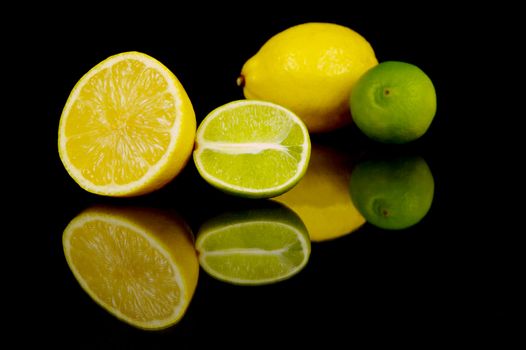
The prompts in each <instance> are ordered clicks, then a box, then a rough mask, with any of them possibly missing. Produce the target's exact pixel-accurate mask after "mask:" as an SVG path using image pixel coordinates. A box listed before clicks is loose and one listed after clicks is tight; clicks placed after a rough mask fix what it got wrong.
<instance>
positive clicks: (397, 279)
mask: <svg viewBox="0 0 526 350" xmlns="http://www.w3.org/2000/svg"><path fill="white" fill-rule="evenodd" d="M252 11H253V10H250V11H247V12H242V11H239V12H242V13H238V12H232V13H230V14H227V15H225V16H223V17H221V16H219V17H217V18H214V19H212V20H205V19H204V18H202V17H200V16H197V15H188V17H187V18H185V19H181V18H182V17H186V16H185V15H184V14H183V13H178V16H175V18H174V19H173V20H174V23H173V25H171V24H170V23H168V22H163V21H159V22H156V21H151V22H152V23H153V24H152V23H150V22H148V25H144V27H141V25H139V24H137V23H134V22H133V20H131V19H130V23H128V24H129V25H127V21H126V20H124V19H123V18H120V19H121V20H120V21H118V23H116V24H114V25H112V24H111V23H110V22H109V21H105V18H98V19H93V18H92V19H90V20H89V21H87V22H85V21H81V20H79V22H78V23H76V22H75V21H73V20H72V21H59V22H57V23H58V28H59V29H53V30H52V29H45V30H42V31H38V30H35V32H34V36H33V37H32V39H33V41H30V42H29V43H28V45H33V44H34V45H35V47H36V45H37V44H39V43H42V42H44V41H45V42H46V49H45V50H44V51H38V54H36V55H37V56H28V55H24V59H25V60H27V67H29V69H30V70H31V73H30V75H31V76H32V77H33V80H32V86H33V87H36V88H38V89H39V93H38V96H36V97H35V99H34V100H32V101H31V102H27V104H28V106H27V107H29V108H31V113H30V114H31V116H32V117H31V118H32V119H31V120H32V121H33V123H34V124H33V126H32V130H31V131H32V133H31V139H32V140H34V142H33V143H31V144H32V146H31V147H29V148H30V152H32V153H31V154H28V153H25V155H26V157H27V159H30V161H31V166H30V167H29V168H30V169H31V171H27V172H24V174H22V175H20V179H21V180H24V184H25V185H24V186H23V189H22V190H21V192H20V195H19V197H18V201H17V202H16V205H15V206H16V208H19V209H20V210H19V211H18V213H19V215H20V216H21V219H20V220H19V221H18V224H17V225H16V226H17V227H19V228H20V227H23V228H24V229H22V230H19V231H21V232H18V234H19V236H20V237H22V240H21V241H22V242H21V243H20V244H21V245H19V246H20V247H24V248H22V249H20V250H21V251H23V253H22V252H20V257H19V258H18V261H22V263H23V266H24V267H27V268H25V269H23V271H24V272H25V273H24V272H21V273H19V274H17V277H19V278H21V279H22V280H24V281H25V282H26V283H24V284H23V285H24V288H23V289H24V291H25V292H27V294H28V296H27V297H24V300H25V304H26V305H29V308H28V310H27V311H24V313H23V317H22V319H23V321H21V322H20V323H18V324H17V326H16V328H17V329H18V330H19V331H22V332H23V333H25V334H37V333H38V334H39V337H40V339H42V341H43V342H45V343H49V344H55V345H57V344H65V345H66V346H68V347H69V346H71V347H73V348H75V347H76V344H75V345H74V344H73V343H70V341H71V340H74V341H75V342H76V343H78V344H82V345H96V346H99V347H100V348H134V347H137V348H145V347H148V348H149V347H154V346H156V345H160V344H162V345H164V346H166V348H168V347H169V348H181V347H182V346H187V347H188V348H191V345H192V344H194V346H195V344H199V343H201V342H211V343H215V344H216V345H218V346H220V345H226V344H232V343H234V344H236V343H237V344H238V345H241V346H242V347H243V343H242V342H241V339H245V338H247V337H249V338H252V339H253V341H257V342H262V343H267V342H268V343H269V344H273V343H274V342H275V341H276V339H285V340H286V341H287V342H294V343H296V344H309V342H310V341H311V340H317V341H329V342H330V341H335V342H336V341H341V340H344V341H346V342H347V344H348V345H349V346H351V345H352V344H354V342H355V341H358V340H364V338H368V337H369V336H372V337H373V338H371V339H384V340H385V338H389V337H392V339H398V340H400V339H402V340H404V339H405V340H408V341H411V339H413V335H414V334H418V336H419V337H426V338H427V339H437V342H438V341H439V340H444V339H448V338H449V337H450V336H452V335H454V334H457V333H461V330H462V324H463V322H464V320H467V319H469V318H472V317H473V310H475V309H476V308H475V307H474V306H473V303H472V301H471V294H470V292H468V291H469V289H467V288H466V287H467V286H468V285H469V284H470V280H471V279H472V278H473V276H474V275H475V274H477V273H478V272H477V268H476V267H474V264H472V263H470V264H468V265H466V264H465V260H467V259H465V258H463V254H464V252H465V251H466V245H465V242H466V241H467V237H474V235H473V233H472V232H470V231H469V230H464V225H463V222H464V219H463V213H464V206H465V203H466V201H467V197H468V192H467V191H468V189H467V187H468V186H466V183H467V182H465V179H466V178H467V177H468V176H467V175H466V173H465V172H464V171H462V170H461V169H462V167H463V166H464V167H465V164H466V162H467V163H469V161H470V160H469V159H470V154H471V151H470V148H469V146H467V147H464V146H463V145H462V144H461V143H460V142H459V140H460V137H459V134H460V132H459V131H458V130H459V129H458V127H459V125H460V124H462V123H466V118H468V116H466V115H465V114H464V112H463V110H462V107H463V106H464V104H463V103H462V99H461V98H460V97H459V95H458V91H459V87H458V84H459V80H458V75H457V72H458V67H457V64H458V62H459V59H458V58H457V59H455V58H454V57H453V56H452V54H451V52H460V51H458V49H460V48H461V47H462V45H463V43H462V40H459V39H458V38H459V35H458V34H457V33H459V32H458V31H457V32H456V33H453V32H455V30H454V29H453V28H455V27H453V26H454V25H455V24H456V23H457V18H456V17H455V16H454V15H451V16H450V17H447V16H446V17H444V16H442V17H440V18H436V19H434V18H430V17H427V16H425V15H423V14H422V15H419V16H413V15H410V14H408V13H406V12H404V11H401V13H400V14H398V13H396V15H394V13H393V16H386V15H384V16H382V17H381V18H380V17H378V16H374V15H373V14H372V13H371V12H370V11H369V12H360V11H358V10H357V11H356V12H347V11H342V12H341V13H340V11H336V13H332V14H322V13H318V12H317V11H315V10H312V11H311V12H310V13H304V14H299V13H291V12H288V13H281V14H279V13H278V12H276V13H273V14H272V15H269V16H266V17H265V16H263V17H257V18H256V17H255V16H254V17H252V15H251V13H252ZM387 12H389V11H387ZM178 19H179V20H178ZM309 21H328V22H334V23H339V24H342V25H346V26H349V27H351V28H353V29H355V30H356V31H357V32H359V33H361V34H362V35H363V36H364V37H365V38H367V40H368V41H369V42H370V43H371V44H372V46H373V48H374V49H375V52H376V55H377V58H378V59H379V61H385V60H401V61H406V62H410V63H413V64H415V65H417V66H419V67H420V68H422V69H423V70H424V71H425V72H426V73H427V74H428V75H429V76H430V78H431V79H432V80H433V82H434V84H435V88H436V90H437V96H438V113H437V115H436V117H435V120H434V122H433V124H432V125H431V128H430V130H429V131H428V133H427V134H426V135H425V136H424V137H423V138H421V139H420V140H417V141H415V142H413V143H410V144H407V145H400V146H389V145H381V144H378V143H375V142H372V141H370V140H368V139H366V138H365V137H364V136H363V135H362V134H361V133H360V132H359V131H358V130H357V129H356V128H355V127H354V126H351V127H348V128H345V129H342V130H339V131H337V132H334V133H331V134H325V135H317V136H314V137H313V142H315V143H319V144H323V145H327V146H329V147H333V148H335V149H337V150H339V151H341V152H346V153H348V154H349V155H351V156H352V157H353V159H354V160H355V161H356V162H359V161H361V160H363V159H367V158H368V157H371V156H374V155H377V154H386V153H393V154H414V155H418V156H421V157H423V158H424V159H425V160H426V162H427V163H428V164H429V167H430V169H431V171H432V173H433V177H434V180H435V195H434V199H433V203H432V206H431V209H430V211H429V213H428V214H427V215H426V216H425V217H424V218H423V220H422V221H420V222H419V223H418V224H416V225H415V226H413V227H411V228H409V229H406V230H402V231H387V230H382V229H379V228H376V227H374V226H372V225H370V224H365V225H364V226H363V227H361V228H360V229H359V230H357V231H356V232H353V233H352V234H349V235H346V236H343V237H340V238H337V239H335V240H331V241H327V242H320V243H316V242H313V243H312V254H311V257H310V260H309V262H308V265H307V266H306V268H305V269H304V270H302V271H301V272H300V273H299V274H298V275H296V276H294V277H293V278H291V279H289V280H286V281H283V282H280V283H277V284H274V285H268V286H261V287H239V286H233V285H229V284H226V283H223V282H220V281H218V280H215V279H213V278H211V277H209V276H208V275H207V274H206V273H205V272H204V271H202V270H201V271H200V276H199V282H198V285H197V289H196V293H195V295H194V298H193V300H192V303H191V305H190V307H189V309H188V311H187V313H186V315H185V316H184V318H183V319H182V321H181V322H180V323H179V324H178V325H176V326H175V327H173V328H171V329H169V330H165V331H162V332H153V333H152V332H145V331H140V330H137V329H134V328H132V327H130V326H128V325H126V324H124V323H122V322H120V321H118V320H117V319H115V318H114V317H113V316H111V315H110V314H108V313H107V312H106V311H104V310H103V309H102V308H100V307H99V306H97V305H96V304H95V303H94V302H93V301H92V300H91V299H90V297H89V296H88V295H87V294H86V293H84V291H83V290H82V289H81V288H80V286H79V285H78V283H77V282H76V280H75V279H74V277H73V275H72V274H71V272H70V270H69V268H68V266H67V264H66V261H65V259H64V255H63V252H62V243H61V237H62V232H63V230H64V228H65V227H66V225H67V224H68V222H69V221H70V220H71V219H72V218H73V217H75V216H76V215H77V214H78V213H79V212H81V211H82V210H83V209H85V208H87V207H89V206H91V205H94V204H112V205H117V206H147V207H160V208H170V209H175V210H176V211H177V212H178V213H179V214H180V215H181V216H182V217H184V218H185V220H186V221H187V222H188V223H189V225H190V226H191V228H192V230H193V231H194V233H195V232H197V231H198V230H199V227H200V225H201V224H202V223H203V222H204V221H206V220H207V219H208V218H210V217H212V216H214V215H216V214H217V213H218V212H220V211H224V210H225V209H228V208H235V207H237V206H246V205H247V204H245V201H244V200H241V199H238V198H234V197H230V196H227V195H224V194H222V193H220V192H218V191H216V190H214V189H212V188H211V187H210V186H208V185H206V184H205V183H204V181H203V180H201V179H200V178H199V176H198V174H197V172H196V170H195V167H194V166H193V164H192V161H190V162H189V164H188V166H187V167H186V168H185V170H184V171H183V173H182V174H181V175H180V176H179V177H177V178H176V179H175V180H174V181H173V182H172V183H170V184H169V185H167V186H166V187H165V188H163V189H161V190H159V191H157V192H155V193H152V194H150V195H146V196H141V197H136V198H128V199H114V198H105V197H100V196H96V195H92V194H89V193H87V192H85V191H83V190H82V189H80V188H79V187H78V186H77V185H76V184H75V183H74V182H73V180H72V179H71V178H69V176H68V174H67V173H66V171H65V170H64V168H63V167H62V164H61V162H60V160H59V157H58V152H57V147H56V133H57V130H58V121H59V118H60V113H61V110H62V107H63V105H64V103H65V102H66V99H67V97H68V95H69V92H70V91H71V89H72V88H73V86H74V84H75V83H76V82H77V80H78V79H79V78H80V77H81V76H82V75H83V74H84V73H85V72H86V71H87V70H89V69H90V68H91V67H92V66H94V65H95V64H97V63H98V62H100V61H101V60H103V59H105V58H107V57H108V56H110V55H112V54H115V53H119V52H123V51H128V50H137V51H142V52H145V53H147V54H149V55H151V56H153V57H155V58H157V59H158V60H160V61H161V62H163V63H164V64H165V65H166V66H168V68H170V69H171V70H172V71H173V72H174V73H175V74H176V75H177V77H178V78H179V80H180V81H181V82H182V84H183V85H184V87H185V89H186V91H187V92H188V94H189V96H190V98H191V100H192V103H193V105H194V109H195V111H196V115H197V119H198V122H199V121H200V120H201V119H202V118H204V116H205V115H206V114H207V113H208V112H210V111H211V110H212V109H214V108H215V107H217V106H219V105H221V104H223V103H226V102H229V101H232V100H235V99H240V98H242V97H243V96H242V92H241V90H240V89H239V88H238V87H237V86H236V84H235V80H236V78H237V75H238V73H239V71H240V69H241V66H242V65H243V63H244V62H245V61H246V60H247V59H248V58H249V57H251V56H252V55H253V54H254V53H255V52H256V51H257V49H258V48H259V47H260V46H261V45H262V44H263V43H264V42H265V41H266V40H267V39H268V38H270V37H271V36H272V35H273V34H275V33H277V32H279V31H280V30H283V29H285V28H287V27H289V26H292V25H294V24H299V23H303V22H309ZM88 23H89V24H93V25H94V24H99V25H98V26H97V25H95V29H94V31H93V32H89V31H88V30H86V28H84V30H81V31H79V32H77V33H75V30H74V29H75V28H76V26H77V25H79V24H85V25H86V24H88ZM444 23H449V24H450V26H451V27H449V28H446V29H444V30H441V29H440V28H444V25H443V24H444ZM150 24H151V25H150ZM158 30H160V31H158ZM64 32H72V35H73V37H75V36H76V35H77V36H76V38H74V39H72V40H70V39H66V36H65V34H64ZM108 33H111V34H108ZM460 38H463V36H462V35H460ZM27 51H29V52H33V50H31V48H29V50H27ZM24 52H26V51H25V50H24ZM35 53H36V51H35ZM35 57H38V58H39V59H38V60H37V59H36V58H35ZM460 60H462V58H460ZM33 132H34V133H33ZM26 166H27V164H26ZM26 177H27V178H26ZM248 203H250V201H248ZM470 271H472V272H473V273H470ZM24 295H25V293H24ZM438 320H441V321H438ZM66 339H68V340H66ZM240 342H241V344H240ZM431 343H433V342H432V341H431ZM183 348H186V347H183ZM247 348H250V346H247Z"/></svg>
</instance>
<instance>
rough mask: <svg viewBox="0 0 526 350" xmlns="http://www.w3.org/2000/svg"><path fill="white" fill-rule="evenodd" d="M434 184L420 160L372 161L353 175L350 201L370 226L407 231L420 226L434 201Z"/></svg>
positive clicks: (356, 170) (426, 167) (411, 158)
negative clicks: (415, 225) (405, 229)
mask: <svg viewBox="0 0 526 350" xmlns="http://www.w3.org/2000/svg"><path fill="white" fill-rule="evenodd" d="M434 188H435V185H434V180H433V175H432V174H431V170H430V169H429V166H428V165H427V163H426V162H425V160H424V159H423V158H421V157H401V158H396V159H392V160H369V161H365V162H363V163H360V164H358V165H357V167H356V169H355V170H354V171H353V173H352V175H351V182H350V192H351V198H352V200H353V202H354V204H355V205H356V207H357V208H358V210H359V211H360V212H361V213H362V214H363V216H364V217H365V219H366V220H367V221H368V222H370V223H371V224H373V225H375V226H378V227H381V228H384V229H404V228H407V227H409V226H412V225H414V224H416V223H418V222H419V221H420V220H422V218H423V217H424V216H425V215H426V214H427V212H428V211H429V208H430V207H431V202H432V201H433V193H434Z"/></svg>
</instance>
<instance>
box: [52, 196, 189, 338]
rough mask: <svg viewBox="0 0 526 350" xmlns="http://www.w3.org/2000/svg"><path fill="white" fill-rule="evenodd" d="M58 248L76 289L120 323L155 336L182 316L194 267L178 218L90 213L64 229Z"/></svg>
mask: <svg viewBox="0 0 526 350" xmlns="http://www.w3.org/2000/svg"><path fill="white" fill-rule="evenodd" d="M62 244H63V248H64V254H65V256H66V260H67V263H68V265H69V267H70V269H71V271H72V272H73V275H74V276H75V278H76V279H77V281H78V282H79V284H80V285H81V287H82V288H83V289H84V290H85V291H86V293H88V294H89V296H91V298H92V299H93V300H94V301H95V302H96V303H97V304H99V305H100V306H102V307H103V308H104V309H106V310H107V311H108V312H109V313H111V314H112V315H114V316H116V317H117V318H119V319H120V320H122V321H124V322H126V323H128V324H130V325H132V326H135V327H138V328H141V329H147V330H156V329H163V328H167V327H170V326H172V325H174V324H176V323H177V322H178V321H179V320H180V319H181V318H182V317H183V315H184V314H185V311H186V309H187V308H188V305H189V304H190V301H191V299H192V296H193V294H194V291H195V288H196V286H197V279H198V274H199V263H198V260H197V253H196V251H195V249H194V245H193V236H192V234H191V231H190V229H189V228H188V226H187V225H186V224H185V223H184V221H182V219H181V218H179V217H177V216H174V215H166V214H164V213H160V212H157V211H154V210H152V209H141V208H114V207H102V206H97V207H92V208H89V209H87V210H86V211H84V212H82V213H81V214H79V215H78V216H77V217H75V218H74V219H73V220H72V221H71V222H70V223H69V225H68V226H67V227H66V229H65V230H64V234H63V236H62Z"/></svg>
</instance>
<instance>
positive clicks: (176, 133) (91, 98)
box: [58, 52, 196, 196]
mask: <svg viewBox="0 0 526 350" xmlns="http://www.w3.org/2000/svg"><path fill="white" fill-rule="evenodd" d="M195 129H196V120H195V114H194V110H193V107H192V104H191V102H190V99H189V98H188V95H187V94H186V92H185V90H184V88H183V86H182V85H181V83H180V82H179V81H178V80H177V78H176V77H175V75H174V74H173V73H172V72H170V70H168V68H166V67H165V66H164V65H163V64H162V63H160V62H159V61H157V60H156V59H154V58H152V57H150V56H148V55H145V54H143V53H139V52H125V53H121V54H118V55H115V56H111V57H109V58H108V59H106V60H104V61H102V62H101V63H99V64H98V65H96V66H95V67H94V68H92V69H91V70H90V71H89V72H88V73H86V74H85V75H84V76H83V77H82V78H81V79H80V80H79V82H78V83H77V84H76V85H75V87H74V88H73V90H72V92H71V94H70V96H69V98H68V100H67V102H66V105H65V107H64V110H63V112H62V115H61V118H60V125H59V134H58V149H59V155H60V159H61V160H62V163H63V164H64V167H65V168H66V170H67V171H68V173H69V174H70V176H71V177H72V178H73V179H74V180H75V181H76V182H77V183H78V184H79V185H80V186H81V187H82V188H84V189H85V190H87V191H89V192H92V193H97V194H101V195H107V196H133V195H140V194H145V193H148V192H151V191H153V190H156V189H158V188H160V187H162V186H163V185H165V184H166V183H167V182H169V181H170V180H172V179H173V178H174V177H175V176H176V175H177V174H178V173H179V172H180V171H181V170H182V169H183V167H184V166H185V164H186V162H187V161H188V159H189V157H190V155H191V152H192V149H193V144H194V137H195Z"/></svg>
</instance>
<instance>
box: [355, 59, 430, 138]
mask: <svg viewBox="0 0 526 350" xmlns="http://www.w3.org/2000/svg"><path fill="white" fill-rule="evenodd" d="M350 107H351V111H352V115H353V120H354V122H355V123H356V125H357V126H358V128H359V129H360V130H361V131H362V132H363V133H364V134H365V135H367V136H368V137H370V138H371V139H374V140H377V141H380V142H385V143H406V142H409V141H413V140H415V139H417V138H419V137H421V136H422V135H424V134H425V132H426V131H427V129H428V128H429V126H430V125H431V122H432V121H433V118H434V116H435V113H436V108H437V102H436V93H435V88H434V86H433V83H432V82H431V79H429V77H428V76H427V75H426V74H425V73H424V72H423V71H422V70H421V69H420V68H418V67H417V66H415V65H412V64H410V63H404V62H396V61H388V62H383V63H380V64H379V65H377V66H376V67H374V68H371V69H370V70H369V71H367V72H366V73H365V74H364V75H363V76H362V77H361V78H360V80H359V81H358V82H357V83H356V86H355V87H354V89H353V91H352V93H351V98H350Z"/></svg>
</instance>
